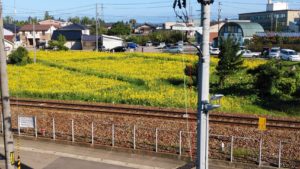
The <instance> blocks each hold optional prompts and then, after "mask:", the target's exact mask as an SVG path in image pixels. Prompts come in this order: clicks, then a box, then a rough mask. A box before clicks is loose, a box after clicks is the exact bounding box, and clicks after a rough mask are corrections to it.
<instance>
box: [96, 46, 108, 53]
mask: <svg viewBox="0 0 300 169" xmlns="http://www.w3.org/2000/svg"><path fill="white" fill-rule="evenodd" d="M93 50H94V51H96V48H94V49H93ZM98 51H99V52H104V51H106V48H105V46H99V47H98Z"/></svg>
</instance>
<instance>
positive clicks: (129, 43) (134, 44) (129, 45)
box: [127, 42, 138, 50]
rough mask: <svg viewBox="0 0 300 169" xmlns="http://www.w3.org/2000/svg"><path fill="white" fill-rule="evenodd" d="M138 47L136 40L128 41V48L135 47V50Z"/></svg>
mask: <svg viewBox="0 0 300 169" xmlns="http://www.w3.org/2000/svg"><path fill="white" fill-rule="evenodd" d="M137 47H138V45H137V44H136V43H134V42H128V43H127V48H128V49H134V50H135V49H136V48H137Z"/></svg>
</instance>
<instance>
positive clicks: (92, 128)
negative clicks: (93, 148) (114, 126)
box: [92, 122, 94, 145]
mask: <svg viewBox="0 0 300 169" xmlns="http://www.w3.org/2000/svg"><path fill="white" fill-rule="evenodd" d="M92 145H94V122H92Z"/></svg>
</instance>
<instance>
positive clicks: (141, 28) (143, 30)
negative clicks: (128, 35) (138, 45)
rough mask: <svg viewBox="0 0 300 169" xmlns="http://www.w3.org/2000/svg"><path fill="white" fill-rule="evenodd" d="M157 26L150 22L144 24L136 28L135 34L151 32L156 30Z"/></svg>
mask: <svg viewBox="0 0 300 169" xmlns="http://www.w3.org/2000/svg"><path fill="white" fill-rule="evenodd" d="M155 29H156V27H155V26H153V25H150V24H147V23H145V24H143V25H140V26H138V27H137V28H135V29H134V33H135V34H142V35H148V34H149V33H151V32H153V31H155Z"/></svg>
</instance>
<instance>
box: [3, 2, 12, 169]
mask: <svg viewBox="0 0 300 169" xmlns="http://www.w3.org/2000/svg"><path fill="white" fill-rule="evenodd" d="M0 39H1V42H0V55H1V56H0V57H1V59H0V61H1V63H0V66H1V68H0V69H1V70H0V73H1V74H0V75H1V99H2V117H3V119H2V122H3V124H4V150H5V167H6V169H14V163H15V157H14V139H13V133H12V128H11V112H10V103H9V92H8V75H7V65H6V53H5V52H4V36H3V16H2V0H0Z"/></svg>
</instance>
